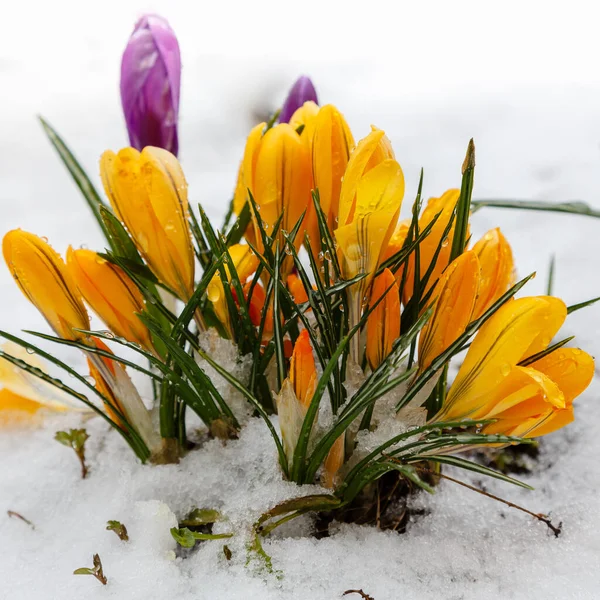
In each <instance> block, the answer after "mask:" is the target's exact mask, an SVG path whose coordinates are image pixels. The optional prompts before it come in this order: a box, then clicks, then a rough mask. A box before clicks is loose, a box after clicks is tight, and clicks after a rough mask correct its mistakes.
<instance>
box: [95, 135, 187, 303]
mask: <svg viewBox="0 0 600 600" xmlns="http://www.w3.org/2000/svg"><path fill="white" fill-rule="evenodd" d="M100 174H101V176H102V183H103V184H104V189H105V191H106V195H107V196H108V198H109V200H110V203H111V205H112V207H113V209H114V211H115V213H116V215H117V217H118V218H119V219H120V220H121V221H122V222H123V224H124V225H125V226H126V227H127V230H128V231H129V233H130V235H131V237H132V238H133V240H134V242H135V244H136V246H137V248H138V250H139V251H140V254H141V255H142V256H143V258H144V260H145V261H146V262H147V263H148V266H149V267H150V269H151V270H152V272H153V273H154V274H155V275H156V277H158V279H159V280H160V281H161V282H162V283H164V284H165V285H167V286H168V287H169V288H170V289H171V290H173V292H174V293H175V294H176V295H177V296H178V297H179V298H180V299H182V300H184V301H186V300H189V298H190V297H191V295H192V293H193V291H194V250H193V248H192V242H191V237H190V229H189V224H188V197H187V183H186V181H185V177H184V175H183V171H182V169H181V166H180V164H179V162H178V161H177V159H176V158H175V156H173V155H172V154H171V153H170V152H167V151H166V150H162V149H161V148H154V147H150V146H149V147H146V148H144V149H143V150H142V152H138V151H137V150H135V149H134V148H124V149H122V150H120V151H119V152H118V153H117V154H115V153H114V152H111V151H110V150H108V151H106V152H105V153H104V154H103V155H102V158H101V159H100Z"/></svg>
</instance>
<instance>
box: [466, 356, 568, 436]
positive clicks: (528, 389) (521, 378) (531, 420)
mask: <svg viewBox="0 0 600 600" xmlns="http://www.w3.org/2000/svg"><path fill="white" fill-rule="evenodd" d="M493 392H494V396H495V398H493V399H490V401H489V402H488V404H487V405H486V406H484V407H482V408H481V409H480V410H478V411H477V412H476V413H474V414H473V415H471V417H472V418H474V419H488V418H492V419H497V421H496V422H495V423H492V424H490V425H486V427H485V428H484V433H490V434H493V433H502V434H505V435H515V436H519V437H530V435H529V434H530V432H531V431H532V430H533V429H534V428H535V427H536V426H537V425H539V424H541V423H543V422H544V421H545V420H546V419H547V418H548V417H549V416H550V415H551V414H552V412H553V411H555V410H562V409H564V408H565V399H564V395H563V394H562V392H561V391H560V389H559V388H558V386H557V385H556V383H555V382H553V381H552V380H551V379H550V378H549V377H547V376H546V375H544V374H543V373H540V372H539V371H536V370H535V369H531V368H528V367H515V368H514V369H513V370H512V371H511V373H510V375H509V376H508V377H507V378H506V380H505V381H504V382H502V384H501V385H500V386H498V388H497V389H495V390H493Z"/></svg>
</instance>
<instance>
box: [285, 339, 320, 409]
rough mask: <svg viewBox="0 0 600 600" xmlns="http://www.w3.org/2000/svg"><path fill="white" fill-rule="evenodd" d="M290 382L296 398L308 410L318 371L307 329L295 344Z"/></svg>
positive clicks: (291, 361)
mask: <svg viewBox="0 0 600 600" xmlns="http://www.w3.org/2000/svg"><path fill="white" fill-rule="evenodd" d="M290 382H291V383H292V386H293V387H294V393H295V394H296V398H298V401H299V402H300V404H301V405H302V406H303V408H304V410H307V409H308V407H309V405H310V402H311V400H312V397H313V394H314V391H315V387H316V384H317V369H316V367H315V359H314V356H313V351H312V346H311V345H310V336H309V335H308V331H307V330H306V329H303V330H302V331H301V332H300V335H299V336H298V339H297V340H296V343H295V344H294V351H293V353H292V358H291V360H290Z"/></svg>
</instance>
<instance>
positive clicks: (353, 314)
mask: <svg viewBox="0 0 600 600" xmlns="http://www.w3.org/2000/svg"><path fill="white" fill-rule="evenodd" d="M359 145H360V144H359ZM344 181H345V180H344ZM403 195H404V176H403V174H402V169H401V168H400V165H399V164H398V163H397V162H396V161H395V160H393V159H387V160H384V161H383V162H382V163H380V164H379V165H377V167H375V168H373V169H371V170H370V171H368V172H367V173H365V174H364V175H363V176H362V177H361V178H360V179H359V180H358V182H357V184H356V204H355V208H354V211H353V216H352V219H351V221H350V222H349V223H348V224H346V225H340V227H338V229H336V231H335V238H336V241H337V243H338V255H339V259H340V266H341V269H342V275H343V277H344V278H345V279H352V278H353V277H355V276H357V275H359V274H365V275H366V276H365V277H364V278H363V279H361V280H360V281H359V282H357V283H356V284H354V285H353V286H352V287H351V288H350V290H349V293H350V305H349V319H350V325H351V326H354V325H356V324H357V323H358V322H359V320H360V314H361V312H362V305H363V302H364V298H365V295H366V292H367V290H368V288H369V285H370V284H371V280H372V278H373V275H374V274H375V270H376V269H377V265H378V264H379V262H380V258H381V254H382V251H383V249H385V248H386V247H387V245H388V241H389V239H390V236H391V235H392V232H393V231H394V228H395V226H396V222H397V220H398V214H399V212H400V205H401V203H402V197H403ZM340 208H341V205H340ZM340 214H341V213H340ZM358 352H359V340H358V336H355V337H354V338H353V340H352V354H353V359H354V361H355V362H357V363H358V362H359V356H358Z"/></svg>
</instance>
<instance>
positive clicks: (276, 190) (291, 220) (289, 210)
mask: <svg viewBox="0 0 600 600" xmlns="http://www.w3.org/2000/svg"><path fill="white" fill-rule="evenodd" d="M311 187H312V176H311V168H310V156H309V153H308V149H307V147H306V145H305V144H304V143H303V142H302V141H301V139H300V136H299V135H298V134H297V133H296V131H295V130H294V129H293V128H292V127H291V126H290V125H289V124H287V123H282V124H280V125H276V126H275V127H273V128H271V129H269V131H267V133H265V135H264V136H263V138H262V141H261V143H260V148H259V150H258V157H257V159H256V172H255V176H254V182H253V191H254V195H255V200H256V202H257V204H258V206H259V208H260V218H261V219H262V221H263V225H264V227H265V229H266V231H267V233H271V232H272V229H273V226H274V224H275V222H276V221H277V219H278V218H279V216H280V215H281V214H282V213H283V221H282V223H281V231H288V232H289V231H291V230H292V229H293V228H294V226H295V225H296V223H297V222H298V220H299V218H300V216H301V215H302V213H303V212H304V211H305V210H306V208H307V206H308V203H309V200H310V191H311ZM305 227H306V225H304V227H301V228H300V230H299V232H298V235H297V236H296V246H297V247H298V248H299V247H300V245H301V244H302V241H303V237H304V229H305ZM256 237H257V239H260V235H259V233H258V231H257V233H256ZM279 237H280V241H281V243H283V235H282V233H281V232H280V235H279Z"/></svg>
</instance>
